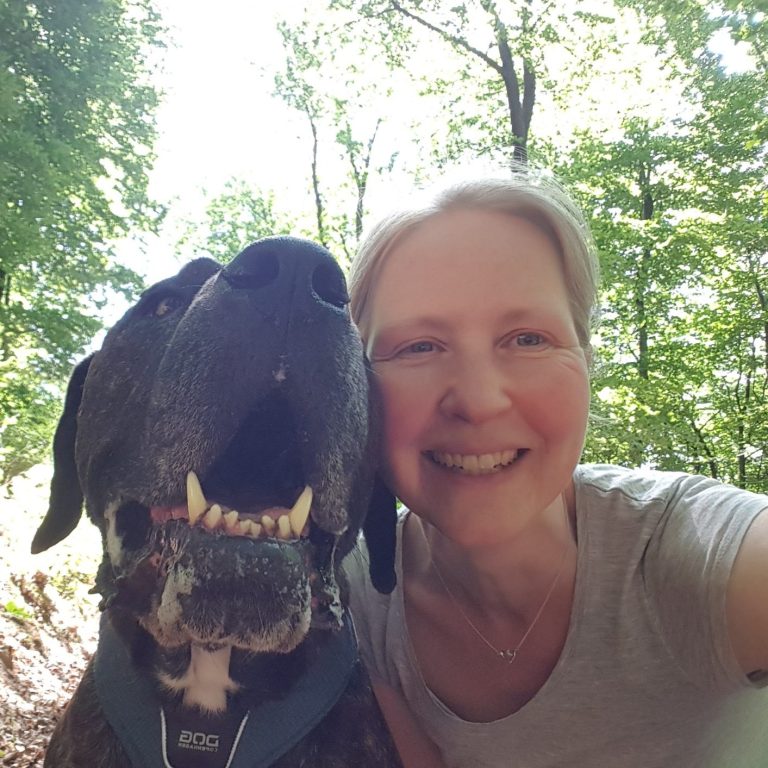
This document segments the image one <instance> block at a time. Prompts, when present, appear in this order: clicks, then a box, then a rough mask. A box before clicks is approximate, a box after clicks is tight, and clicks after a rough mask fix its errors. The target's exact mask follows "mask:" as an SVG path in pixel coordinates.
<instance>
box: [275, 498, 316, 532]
mask: <svg viewBox="0 0 768 768" xmlns="http://www.w3.org/2000/svg"><path fill="white" fill-rule="evenodd" d="M311 506H312V489H311V488H310V487H309V486H306V487H305V488H304V490H303V491H302V492H301V495H300V496H299V498H298V499H296V503H295V504H294V505H293V509H291V511H290V512H289V513H288V520H289V522H290V524H291V530H292V531H293V535H294V536H297V537H298V536H301V532H302V531H303V530H304V526H305V525H306V524H307V518H308V517H309V508H310V507H311ZM281 519H282V518H281Z"/></svg>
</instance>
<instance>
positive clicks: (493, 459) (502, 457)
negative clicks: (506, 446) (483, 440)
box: [429, 451, 519, 475]
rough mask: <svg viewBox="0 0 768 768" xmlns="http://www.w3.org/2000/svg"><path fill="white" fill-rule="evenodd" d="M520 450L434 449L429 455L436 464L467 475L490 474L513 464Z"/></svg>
mask: <svg viewBox="0 0 768 768" xmlns="http://www.w3.org/2000/svg"><path fill="white" fill-rule="evenodd" d="M518 453H519V451H499V452H497V453H481V454H466V455H464V454H460V453H440V452H438V451H432V452H431V453H430V454H429V456H430V457H431V458H432V460H433V461H434V462H435V463H436V464H440V465H442V466H443V467H448V468H449V469H454V470H456V471H458V472H463V473H465V474H467V475H489V474H492V473H494V472H501V470H502V469H504V468H505V467H508V466H509V465H510V464H512V463H513V462H514V461H515V459H516V458H517V456H518Z"/></svg>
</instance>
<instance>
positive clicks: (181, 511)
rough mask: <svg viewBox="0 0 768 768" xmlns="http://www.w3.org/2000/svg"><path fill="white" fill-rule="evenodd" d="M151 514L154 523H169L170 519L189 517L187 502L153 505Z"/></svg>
mask: <svg viewBox="0 0 768 768" xmlns="http://www.w3.org/2000/svg"><path fill="white" fill-rule="evenodd" d="M149 514H150V517H151V518H152V522H153V523H167V522H168V521H169V520H180V519H184V518H188V517H189V512H188V511H187V505H186V504H178V505H177V506H175V507H152V508H151V509H150V510H149Z"/></svg>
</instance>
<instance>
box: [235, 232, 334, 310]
mask: <svg viewBox="0 0 768 768" xmlns="http://www.w3.org/2000/svg"><path fill="white" fill-rule="evenodd" d="M222 277H223V278H224V279H225V280H226V281H227V283H229V285H230V286H231V287H232V288H240V289H247V290H249V291H252V292H254V293H258V294H259V296H260V298H262V299H263V300H265V301H269V302H270V303H271V302H273V301H274V302H278V303H279V302H285V303H286V304H289V305H290V306H291V307H292V308H293V309H294V311H295V309H296V308H297V307H302V306H303V307H306V308H309V307H312V306H314V307H317V306H318V305H323V306H326V307H335V308H336V309H344V307H345V306H346V305H347V304H348V303H349V296H348V295H347V286H346V281H345V279H344V273H343V272H342V271H341V268H340V267H339V265H338V264H337V263H336V260H335V259H334V258H333V256H331V254H330V253H329V252H328V251H327V250H326V249H325V248H323V247H322V246H320V245H317V244H316V243H313V242H311V241H310V240H302V239H300V238H296V237H268V238H264V239H263V240H258V241H257V242H255V243H252V244H251V245H249V246H248V247H247V248H245V249H244V250H243V251H241V252H240V253H239V254H238V255H237V256H236V257H235V258H234V259H233V260H232V262H231V263H230V264H228V265H227V267H226V268H225V269H224V270H223V272H222Z"/></svg>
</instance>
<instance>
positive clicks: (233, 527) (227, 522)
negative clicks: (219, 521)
mask: <svg viewBox="0 0 768 768" xmlns="http://www.w3.org/2000/svg"><path fill="white" fill-rule="evenodd" d="M223 518H224V527H225V528H226V529H227V530H228V531H230V532H231V533H239V527H238V525H237V521H238V520H239V519H240V515H239V514H238V513H237V512H236V511H235V510H234V509H231V510H230V511H229V512H227V513H226V514H225V515H223Z"/></svg>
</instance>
